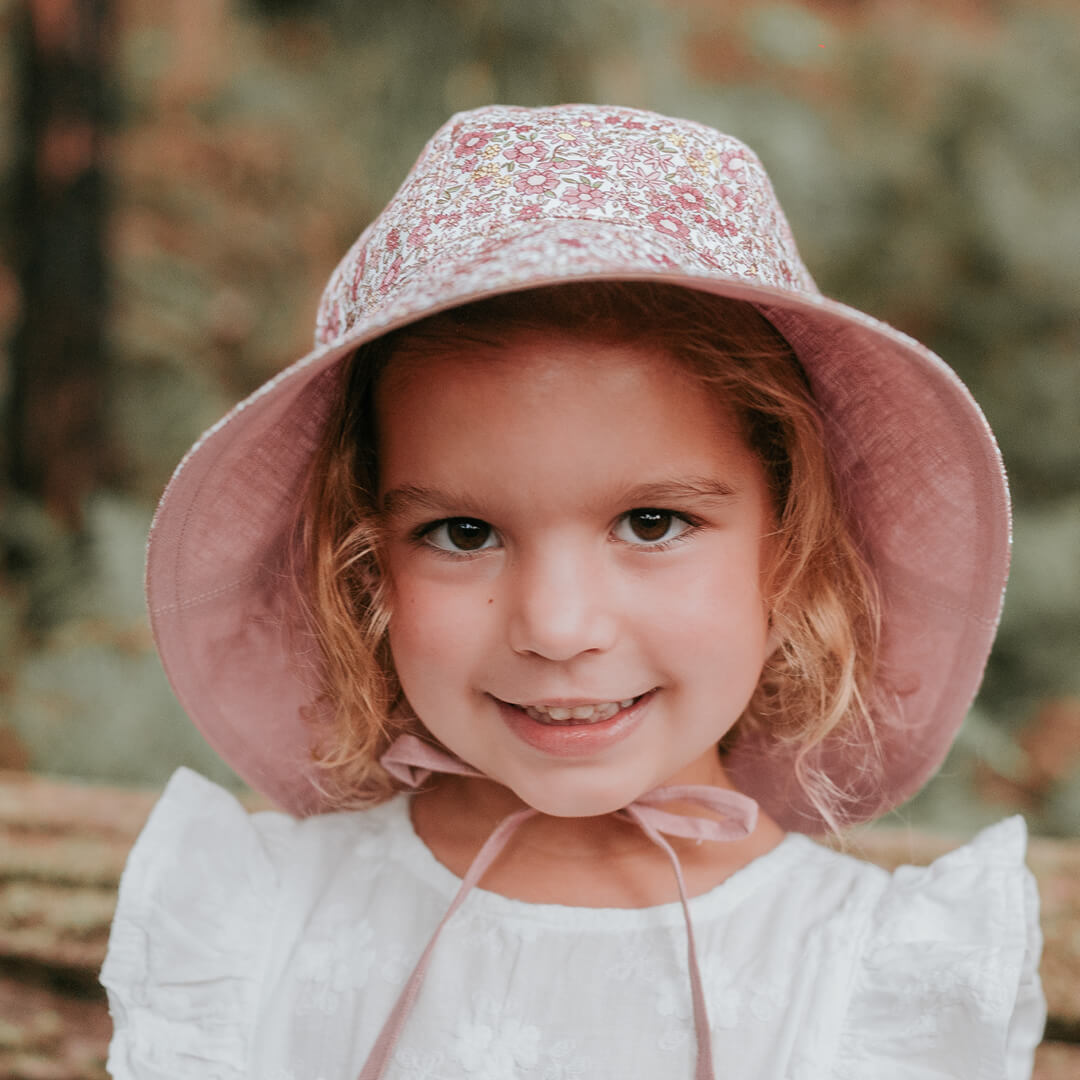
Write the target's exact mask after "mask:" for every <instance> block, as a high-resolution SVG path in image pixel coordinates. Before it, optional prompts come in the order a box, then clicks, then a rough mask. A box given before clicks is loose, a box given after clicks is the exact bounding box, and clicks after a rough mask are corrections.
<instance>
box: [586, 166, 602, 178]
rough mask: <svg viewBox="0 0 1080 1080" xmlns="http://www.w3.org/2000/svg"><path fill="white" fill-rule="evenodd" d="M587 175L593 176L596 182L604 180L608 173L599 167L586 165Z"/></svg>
mask: <svg viewBox="0 0 1080 1080" xmlns="http://www.w3.org/2000/svg"><path fill="white" fill-rule="evenodd" d="M585 175H586V176H591V177H592V178H593V179H594V180H603V179H604V177H605V176H606V175H607V173H605V172H604V170H603V169H601V168H600V166H599V165H586V166H585Z"/></svg>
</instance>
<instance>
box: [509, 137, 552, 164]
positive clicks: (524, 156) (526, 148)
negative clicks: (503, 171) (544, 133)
mask: <svg viewBox="0 0 1080 1080" xmlns="http://www.w3.org/2000/svg"><path fill="white" fill-rule="evenodd" d="M547 153H548V148H547V146H545V145H544V143H542V142H519V143H514V145H513V146H508V147H507V148H506V149H505V150H504V151H503V157H504V158H506V159H507V160H508V161H513V162H516V163H517V164H518V165H535V164H536V163H537V162H538V161H539V160H540V159H541V158H543V157H546V156H547Z"/></svg>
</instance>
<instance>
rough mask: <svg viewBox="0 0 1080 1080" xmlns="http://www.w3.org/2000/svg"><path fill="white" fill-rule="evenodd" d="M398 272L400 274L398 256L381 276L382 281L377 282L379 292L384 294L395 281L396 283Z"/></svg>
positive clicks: (399, 258)
mask: <svg viewBox="0 0 1080 1080" xmlns="http://www.w3.org/2000/svg"><path fill="white" fill-rule="evenodd" d="M400 272H401V256H400V255H398V256H397V258H395V259H394V261H393V262H392V263H391V264H390V266H389V268H388V269H387V271H386V273H385V274H384V275H383V279H382V281H380V282H379V291H380V292H386V290H387V289H389V288H390V286H391V285H393V284H394V282H395V281H397V276H398V274H399V273H400Z"/></svg>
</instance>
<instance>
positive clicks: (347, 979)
mask: <svg viewBox="0 0 1080 1080" xmlns="http://www.w3.org/2000/svg"><path fill="white" fill-rule="evenodd" d="M374 938H375V931H374V930H373V929H372V926H371V924H370V923H369V922H368V921H367V920H366V919H361V920H354V919H352V918H351V917H350V916H349V915H348V913H347V911H346V909H345V906H344V905H342V904H335V905H334V906H333V907H332V908H331V909H330V910H329V911H328V912H327V913H326V915H325V916H324V917H323V918H322V919H320V921H319V924H318V927H317V928H314V929H313V930H309V936H307V937H306V938H305V940H304V941H303V942H302V943H301V944H300V946H299V947H298V948H297V950H296V954H295V966H296V975H297V978H298V980H299V981H300V982H301V983H302V984H303V985H304V993H303V994H302V996H301V1001H300V1008H301V1011H305V1012H307V1011H318V1012H324V1013H332V1012H336V1011H337V1010H338V1009H339V1008H340V1007H341V1004H342V998H343V997H344V996H345V995H346V994H349V993H351V992H353V991H356V990H359V989H360V988H361V987H363V986H365V985H366V984H367V981H368V976H369V974H370V973H371V969H372V967H373V966H374V964H375V948H374V945H373V941H374Z"/></svg>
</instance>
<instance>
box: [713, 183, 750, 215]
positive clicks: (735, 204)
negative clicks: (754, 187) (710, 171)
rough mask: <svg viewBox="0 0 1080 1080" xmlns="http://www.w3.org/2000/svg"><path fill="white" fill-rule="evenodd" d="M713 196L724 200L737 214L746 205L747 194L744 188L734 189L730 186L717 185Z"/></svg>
mask: <svg viewBox="0 0 1080 1080" xmlns="http://www.w3.org/2000/svg"><path fill="white" fill-rule="evenodd" d="M713 194H714V195H715V196H716V197H717V198H718V199H723V200H724V202H725V203H727V205H728V206H729V207H731V209H732V210H734V211H735V213H738V212H739V211H740V210H741V209H742V208H743V207H744V206H745V205H746V192H745V191H743V190H742V188H733V187H732V186H731V185H730V184H717V185H716V187H714V188H713Z"/></svg>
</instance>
